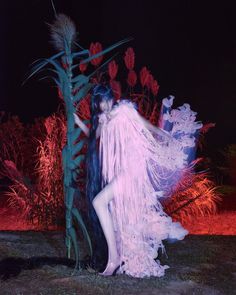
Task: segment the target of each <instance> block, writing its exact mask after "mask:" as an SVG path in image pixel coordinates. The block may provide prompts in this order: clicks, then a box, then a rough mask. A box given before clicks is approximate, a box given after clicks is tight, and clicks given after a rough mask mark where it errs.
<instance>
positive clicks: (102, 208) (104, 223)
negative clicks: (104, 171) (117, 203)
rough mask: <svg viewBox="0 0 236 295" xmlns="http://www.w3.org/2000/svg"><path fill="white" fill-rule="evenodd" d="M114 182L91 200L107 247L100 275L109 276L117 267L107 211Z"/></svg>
mask: <svg viewBox="0 0 236 295" xmlns="http://www.w3.org/2000/svg"><path fill="white" fill-rule="evenodd" d="M115 181H116V179H113V180H112V181H111V182H110V183H109V184H107V185H106V186H105V187H104V188H103V189H102V190H101V192H99V193H98V194H97V196H96V197H95V198H94V199H93V207H94V209H95V211H96V213H97V216H98V218H99V221H100V224H101V227H102V229H103V232H104V236H105V238H106V241H107V245H108V263H107V267H106V269H105V271H104V272H103V273H102V274H103V275H111V274H112V273H113V271H114V270H115V269H116V268H117V266H118V265H119V254H118V252H117V245H116V239H115V232H114V226H113V221H112V217H111V214H110V212H109V209H108V203H109V202H110V201H111V200H112V199H113V191H114V182H115Z"/></svg>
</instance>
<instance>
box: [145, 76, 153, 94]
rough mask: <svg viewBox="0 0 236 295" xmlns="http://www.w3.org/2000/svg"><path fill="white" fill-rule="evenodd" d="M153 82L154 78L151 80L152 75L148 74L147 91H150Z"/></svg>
mask: <svg viewBox="0 0 236 295" xmlns="http://www.w3.org/2000/svg"><path fill="white" fill-rule="evenodd" d="M153 82H154V78H153V75H152V74H150V73H149V75H148V80H147V84H146V86H147V89H149V90H150V89H151V88H152V83H153Z"/></svg>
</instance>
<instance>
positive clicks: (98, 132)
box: [96, 124, 101, 139]
mask: <svg viewBox="0 0 236 295" xmlns="http://www.w3.org/2000/svg"><path fill="white" fill-rule="evenodd" d="M100 134H101V124H98V127H97V129H96V139H97V138H98V137H99V136H100Z"/></svg>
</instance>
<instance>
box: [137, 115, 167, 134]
mask: <svg viewBox="0 0 236 295" xmlns="http://www.w3.org/2000/svg"><path fill="white" fill-rule="evenodd" d="M139 117H140V119H141V120H142V122H143V124H144V126H145V127H146V128H147V129H148V130H150V131H151V132H153V133H156V134H158V135H160V136H163V137H167V138H169V139H172V136H171V135H170V134H169V133H168V132H167V131H165V130H163V129H161V128H159V127H156V126H154V125H152V123H150V122H149V121H148V120H146V119H145V118H144V117H142V116H141V115H140V114H139Z"/></svg>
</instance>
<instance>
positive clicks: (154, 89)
mask: <svg viewBox="0 0 236 295" xmlns="http://www.w3.org/2000/svg"><path fill="white" fill-rule="evenodd" d="M159 88H160V85H159V84H158V82H157V81H156V80H153V82H152V85H151V91H152V94H153V95H154V96H156V95H157V93H158V91H159Z"/></svg>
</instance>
